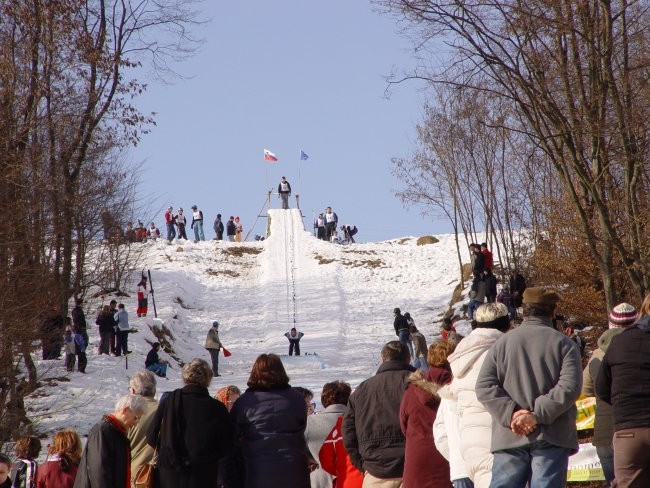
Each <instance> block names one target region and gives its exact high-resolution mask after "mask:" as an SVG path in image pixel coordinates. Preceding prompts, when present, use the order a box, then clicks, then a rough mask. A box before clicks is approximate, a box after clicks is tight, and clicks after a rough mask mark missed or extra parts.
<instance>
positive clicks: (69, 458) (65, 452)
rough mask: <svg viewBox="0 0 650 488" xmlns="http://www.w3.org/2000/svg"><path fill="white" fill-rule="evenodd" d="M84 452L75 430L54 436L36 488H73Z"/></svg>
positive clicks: (39, 468)
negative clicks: (82, 452)
mask: <svg viewBox="0 0 650 488" xmlns="http://www.w3.org/2000/svg"><path fill="white" fill-rule="evenodd" d="M82 450H83V444H82V443H81V439H80V438H79V434H77V433H76V432H75V431H74V430H72V429H63V430H60V431H58V432H57V433H56V434H54V438H53V439H52V442H51V444H50V445H49V446H48V449H47V459H46V460H45V463H43V464H41V465H40V466H39V467H38V472H37V474H36V488H72V486H73V485H74V480H75V478H76V477H77V470H78V468H79V462H80V461H81V451H82ZM0 486H1V485H0Z"/></svg>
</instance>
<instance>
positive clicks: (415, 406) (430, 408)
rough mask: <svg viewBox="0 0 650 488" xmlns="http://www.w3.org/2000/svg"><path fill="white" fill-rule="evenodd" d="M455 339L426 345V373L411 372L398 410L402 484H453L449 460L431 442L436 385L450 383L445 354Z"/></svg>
mask: <svg viewBox="0 0 650 488" xmlns="http://www.w3.org/2000/svg"><path fill="white" fill-rule="evenodd" d="M455 348H456V343H455V342H450V341H439V342H436V343H435V344H432V345H431V346H429V351H428V354H427V361H428V362H429V364H430V367H429V370H428V371H427V372H426V373H423V372H422V371H416V372H415V373H412V374H411V375H410V376H409V378H408V382H409V385H408V387H407V388H406V391H405V392H404V396H403V397H402V404H401V405H400V410H399V419H400V425H401V427H402V433H403V434H404V437H405V438H406V450H405V456H404V474H403V476H402V483H403V486H407V487H408V486H417V487H418V488H452V484H451V477H450V473H449V462H447V460H446V459H445V458H444V457H443V456H442V454H440V453H439V452H438V450H437V449H436V447H435V444H434V442H433V421H434V420H435V418H436V414H437V412H438V406H439V405H440V397H439V396H438V393H437V392H438V388H440V387H442V386H443V385H445V384H447V383H450V382H451V379H452V376H451V368H450V366H449V362H448V361H447V356H449V354H451V353H452V352H453V351H454V349H455Z"/></svg>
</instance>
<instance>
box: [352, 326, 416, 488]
mask: <svg viewBox="0 0 650 488" xmlns="http://www.w3.org/2000/svg"><path fill="white" fill-rule="evenodd" d="M407 331H408V329H407ZM381 361H382V363H381V365H380V366H379V369H378V370H377V374H375V376H373V377H372V378H369V379H367V380H365V381H364V382H362V383H361V384H360V385H359V386H358V387H357V388H356V390H355V391H354V395H352V396H351V397H350V399H349V400H348V407H347V409H346V411H345V416H344V418H343V424H342V429H343V444H344V445H345V449H346V450H347V452H348V453H349V455H350V460H351V461H352V464H354V466H356V467H357V469H359V471H361V472H362V473H364V474H365V477H364V485H367V486H374V485H378V484H380V483H384V485H381V486H395V487H398V486H401V483H402V476H403V474H404V449H405V446H406V440H405V439H404V435H403V434H402V429H401V425H400V418H399V409H400V404H401V402H402V396H403V395H404V391H405V390H406V386H407V384H408V376H409V374H410V373H412V372H413V368H412V367H411V366H410V364H409V363H410V362H411V355H410V354H409V349H408V347H407V346H406V345H405V344H403V343H402V342H399V341H391V342H388V343H387V344H386V345H385V346H384V347H383V348H382V350H381ZM378 419H381V421H380V422H378Z"/></svg>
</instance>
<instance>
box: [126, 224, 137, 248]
mask: <svg viewBox="0 0 650 488" xmlns="http://www.w3.org/2000/svg"><path fill="white" fill-rule="evenodd" d="M124 240H125V241H126V242H128V243H129V244H132V243H134V242H135V229H134V228H133V222H130V221H129V222H127V223H126V229H125V230H124Z"/></svg>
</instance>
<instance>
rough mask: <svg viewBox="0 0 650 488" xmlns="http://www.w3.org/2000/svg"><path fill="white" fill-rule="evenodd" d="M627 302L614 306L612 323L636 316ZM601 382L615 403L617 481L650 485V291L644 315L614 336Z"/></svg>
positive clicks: (599, 392) (606, 398)
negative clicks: (649, 407) (649, 433)
mask: <svg viewBox="0 0 650 488" xmlns="http://www.w3.org/2000/svg"><path fill="white" fill-rule="evenodd" d="M623 305H624V306H623V307H621V306H619V307H618V310H616V308H615V309H614V310H612V313H611V314H610V326H611V325H614V326H615V327H622V326H624V325H628V324H627V323H626V322H627V321H628V320H629V319H631V318H632V317H633V316H634V311H633V310H634V307H632V306H630V305H628V304H623ZM595 386H596V396H597V397H598V398H599V399H600V400H601V401H603V402H605V403H609V404H610V405H611V406H612V411H613V417H614V438H613V445H614V474H615V478H616V486H617V487H639V488H640V487H646V486H650V436H648V432H649V431H650V410H649V409H648V405H650V294H648V295H646V297H645V299H644V300H643V303H642V304H641V308H640V309H639V319H638V320H636V321H635V322H634V324H633V325H632V326H630V327H627V328H625V330H623V332H621V333H620V334H619V335H617V336H616V337H615V338H614V339H612V342H611V343H610V345H609V348H608V349H607V352H606V353H605V356H604V357H603V360H602V364H601V366H600V371H599V372H598V376H597V377H596V384H595Z"/></svg>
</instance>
